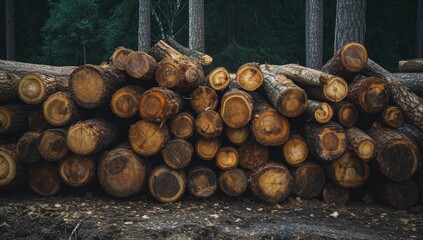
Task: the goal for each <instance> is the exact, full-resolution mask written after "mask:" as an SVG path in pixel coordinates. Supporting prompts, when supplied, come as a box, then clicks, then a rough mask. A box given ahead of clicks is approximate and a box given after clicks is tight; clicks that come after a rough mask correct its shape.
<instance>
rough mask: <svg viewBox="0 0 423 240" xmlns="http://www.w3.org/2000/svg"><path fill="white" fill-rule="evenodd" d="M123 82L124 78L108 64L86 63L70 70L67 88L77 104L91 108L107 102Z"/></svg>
mask: <svg viewBox="0 0 423 240" xmlns="http://www.w3.org/2000/svg"><path fill="white" fill-rule="evenodd" d="M124 82H125V79H124V78H123V77H122V76H121V75H120V74H117V73H116V72H113V71H111V69H110V67H108V66H94V65H90V64H86V65H82V66H80V67H78V68H76V69H75V71H73V72H72V74H71V76H70V83H69V89H70V93H71V95H72V98H73V100H74V101H75V102H76V103H77V104H78V105H79V106H81V107H84V108H88V109H91V108H96V107H99V106H102V105H105V104H106V103H109V101H110V99H111V97H112V95H113V93H114V92H116V90H118V89H119V87H120V86H122V85H123V83H124Z"/></svg>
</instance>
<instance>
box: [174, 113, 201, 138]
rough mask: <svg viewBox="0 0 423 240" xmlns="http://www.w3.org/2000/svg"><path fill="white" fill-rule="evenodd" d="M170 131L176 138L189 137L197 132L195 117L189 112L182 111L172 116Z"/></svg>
mask: <svg viewBox="0 0 423 240" xmlns="http://www.w3.org/2000/svg"><path fill="white" fill-rule="evenodd" d="M170 131H171V132H172V134H173V136H174V137H175V138H181V139H188V138H190V137H191V136H192V135H193V134H194V132H195V123H194V117H193V116H192V115H191V114H190V113H187V112H181V113H179V114H178V115H176V116H175V117H174V118H172V120H171V122H170Z"/></svg>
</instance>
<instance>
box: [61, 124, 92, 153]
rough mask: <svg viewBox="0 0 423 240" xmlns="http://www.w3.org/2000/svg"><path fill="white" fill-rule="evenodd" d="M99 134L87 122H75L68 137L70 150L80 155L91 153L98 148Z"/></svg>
mask: <svg viewBox="0 0 423 240" xmlns="http://www.w3.org/2000/svg"><path fill="white" fill-rule="evenodd" d="M97 141H99V139H97V134H96V133H95V132H94V131H93V129H92V128H90V127H89V126H87V125H85V124H75V125H73V126H71V127H70V128H69V132H68V135H67V138H66V142H67V145H68V147H69V150H71V151H72V152H74V153H75V154H79V155H89V154H91V153H93V152H94V151H95V150H96V148H97Z"/></svg>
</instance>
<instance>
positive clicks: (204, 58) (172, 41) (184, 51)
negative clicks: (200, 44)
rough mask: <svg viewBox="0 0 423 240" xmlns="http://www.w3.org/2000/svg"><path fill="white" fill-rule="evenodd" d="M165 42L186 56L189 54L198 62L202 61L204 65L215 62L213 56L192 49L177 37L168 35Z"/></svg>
mask: <svg viewBox="0 0 423 240" xmlns="http://www.w3.org/2000/svg"><path fill="white" fill-rule="evenodd" d="M165 42H166V43H167V44H169V45H170V46H172V47H173V48H175V49H176V50H177V51H179V52H180V53H182V54H183V55H185V56H188V57H190V58H192V59H194V60H196V61H197V62H199V63H201V65H203V66H208V65H210V64H211V63H212V62H213V58H212V57H211V56H209V55H207V54H205V53H203V52H199V51H196V50H194V49H190V48H187V47H184V46H182V45H181V44H179V43H178V42H177V41H175V39H173V38H171V37H166V39H165Z"/></svg>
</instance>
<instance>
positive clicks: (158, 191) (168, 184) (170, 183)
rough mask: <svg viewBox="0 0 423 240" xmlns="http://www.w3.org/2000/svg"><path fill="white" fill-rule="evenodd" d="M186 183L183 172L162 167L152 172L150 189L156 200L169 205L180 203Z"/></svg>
mask: <svg viewBox="0 0 423 240" xmlns="http://www.w3.org/2000/svg"><path fill="white" fill-rule="evenodd" d="M186 182H187V181H186V176H185V173H184V172H183V170H174V169H171V168H169V167H168V166H164V165H161V166H158V167H156V168H155V169H153V170H152V172H151V174H150V177H149V179H148V187H149V189H150V193H151V195H152V196H153V197H154V198H155V199H157V200H158V201H160V202H163V203H169V202H176V201H178V200H179V199H180V198H181V197H182V196H183V195H184V193H185V189H186Z"/></svg>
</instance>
